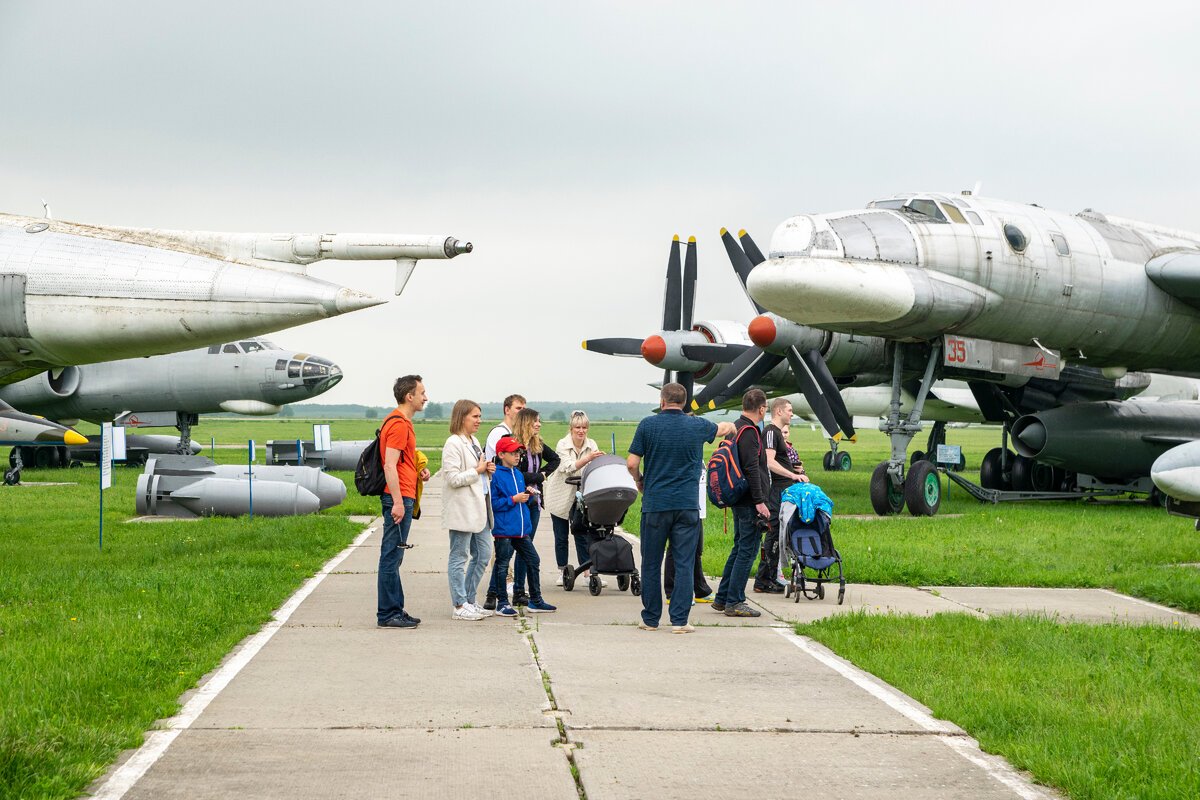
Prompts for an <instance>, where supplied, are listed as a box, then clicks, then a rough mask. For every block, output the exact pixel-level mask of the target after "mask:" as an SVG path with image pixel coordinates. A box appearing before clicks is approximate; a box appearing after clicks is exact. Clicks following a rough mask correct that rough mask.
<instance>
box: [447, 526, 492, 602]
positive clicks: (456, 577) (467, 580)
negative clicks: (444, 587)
mask: <svg viewBox="0 0 1200 800" xmlns="http://www.w3.org/2000/svg"><path fill="white" fill-rule="evenodd" d="M468 556H470V559H471V565H470V567H468V566H467V558H468ZM491 557H492V531H491V530H490V529H488V528H484V529H483V530H482V531H480V532H479V533H465V532H463V531H450V560H449V562H448V563H447V565H446V574H447V575H449V577H450V601H451V602H452V603H454V607H455V608H458V607H459V606H461V605H462V604H463V603H471V604H474V603H475V592H476V590H477V589H478V588H479V579H480V578H482V577H483V571H484V569H486V568H487V563H488V559H489V558H491Z"/></svg>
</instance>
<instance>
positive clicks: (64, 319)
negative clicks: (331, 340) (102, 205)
mask: <svg viewBox="0 0 1200 800" xmlns="http://www.w3.org/2000/svg"><path fill="white" fill-rule="evenodd" d="M471 250H472V245H471V244H470V243H469V242H463V241H459V240H458V239H455V238H453V237H449V236H425V235H408V234H354V233H350V234H338V233H315V234H296V233H283V234H272V233H219V232H205V231H169V230H157V229H139V228H117V227H105V226H96V225H83V224H78V223H72V222H63V221H59V220H52V219H37V218H32V217H21V216H15V215H10V214H0V385H4V384H10V383H16V382H18V381H21V380H23V379H26V378H30V377H32V376H35V375H39V374H40V373H43V372H47V371H50V382H51V384H61V381H62V380H63V373H62V372H61V370H62V368H64V367H71V366H77V365H81V364H91V363H96V362H102V361H112V360H120V359H129V358H138V357H141V356H150V355H159V354H163V353H174V352H178V351H181V350H189V349H193V348H196V347H202V346H210V345H214V344H222V343H226V342H230V341H238V340H242V339H247V338H249V337H254V336H257V335H260V334H263V333H268V332H271V331H277V330H281V329H283V328H290V327H292V326H295V325H301V324H304V323H307V322H313V321H316V320H319V319H324V318H326V317H332V316H338V315H340V314H345V313H349V312H351V311H356V310H359V309H363V308H369V307H371V306H374V305H379V304H381V303H383V302H385V300H383V299H381V298H376V297H373V296H371V295H368V294H365V293H363V292H358V291H355V290H353V289H348V288H345V287H341V286H338V285H336V284H333V283H329V282H327V281H322V280H318V279H316V278H313V277H310V276H309V275H307V274H306V268H307V266H308V265H310V264H313V263H315V262H317V261H322V260H325V259H339V260H393V261H394V262H395V265H396V294H400V293H401V291H402V290H403V288H404V286H405V284H406V283H407V281H408V279H409V277H410V276H411V274H412V272H413V269H414V268H415V266H416V263H417V261H419V260H423V259H446V258H454V257H455V256H457V255H461V254H463V253H469V252H471ZM35 440H36V439H35V438H29V439H28V441H30V442H32V441H35ZM23 441H26V440H25V439H12V440H10V443H14V444H19V443H21V442H23ZM16 466H17V467H18V469H19V467H20V464H19V463H18V464H17V465H16Z"/></svg>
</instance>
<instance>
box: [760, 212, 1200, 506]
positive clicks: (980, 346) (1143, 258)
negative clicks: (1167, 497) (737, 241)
mask: <svg viewBox="0 0 1200 800" xmlns="http://www.w3.org/2000/svg"><path fill="white" fill-rule="evenodd" d="M747 288H748V290H749V292H750V294H751V296H752V297H753V298H754V299H755V300H756V301H757V302H758V303H760V304H761V305H762V306H763V307H765V308H766V309H767V311H768V312H771V313H770V314H768V315H767V316H768V317H769V318H770V319H771V320H772V321H773V322H777V323H779V324H780V325H781V326H782V327H783V328H786V327H787V325H789V324H799V325H801V326H815V327H819V328H821V329H824V330H829V331H835V332H839V333H843V334H863V335H873V336H880V337H883V338H885V339H888V340H890V341H891V342H892V344H891V346H890V348H889V349H890V350H891V351H892V367H893V377H892V389H893V396H894V397H896V396H898V392H899V390H900V385H901V382H902V375H903V373H904V371H905V369H906V365H907V368H908V369H909V370H911V369H912V368H913V367H914V366H920V367H923V372H924V378H925V379H924V380H923V381H922V383H923V385H926V386H928V385H931V383H932V380H933V379H936V378H939V377H961V378H963V379H966V380H968V381H969V382H970V385H971V387H972V390H973V391H974V392H975V394H976V397H977V398H978V399H979V400H980V406H981V408H982V409H983V411H984V413H985V415H986V416H988V417H989V418H990V419H1004V420H1006V421H1007V422H1011V421H1012V417H1008V416H1006V415H1007V414H1009V413H1010V410H1007V409H1005V404H1006V403H1009V398H1008V396H1007V395H1006V394H1005V391H1004V388H1003V379H1002V376H1003V375H1005V374H1016V375H1037V376H1040V377H1048V378H1057V377H1058V376H1059V375H1061V374H1062V372H1063V370H1064V362H1065V360H1066V359H1070V360H1071V361H1072V362H1074V363H1077V364H1079V365H1081V366H1084V367H1087V368H1090V369H1092V370H1093V371H1099V372H1100V374H1101V375H1102V376H1103V377H1105V378H1107V379H1112V380H1117V381H1118V382H1119V381H1120V380H1123V378H1124V377H1130V376H1127V375H1126V372H1127V370H1154V371H1158V372H1167V373H1184V374H1196V373H1200V325H1198V324H1197V323H1200V234H1194V233H1188V232H1185V231H1179V230H1174V229H1170V228H1165V227H1162V226H1155V225H1150V224H1146V223H1141V222H1134V221H1132V220H1127V219H1121V218H1117V217H1111V216H1105V215H1104V214H1100V213H1098V212H1095V211H1091V210H1087V211H1084V212H1082V213H1080V214H1077V215H1072V214H1066V213H1060V212H1054V211H1049V210H1046V209H1043V208H1041V207H1039V206H1037V205H1029V204H1020V203H1013V202H1007V201H1002V200H993V199H986V198H981V197H977V196H973V195H972V194H971V193H969V192H964V193H962V194H961V195H952V194H936V193H934V194H904V195H897V196H895V197H892V198H889V199H886V200H879V201H876V202H874V203H871V204H869V206H868V207H867V208H866V209H859V210H854V211H845V212H838V213H832V214H812V215H808V214H806V215H799V216H795V217H792V218H790V219H788V220H786V221H785V222H783V223H782V224H781V225H780V226H779V227H778V228H777V229H776V230H775V233H774V235H773V237H772V240H771V245H770V248H769V253H768V256H767V257H766V258H765V259H764V260H762V261H761V263H758V264H757V265H755V266H754V268H753V270H752V271H751V273H750V274H749V276H748V280H747ZM1096 368H1099V370H1096ZM923 403H924V397H923V396H921V395H918V398H917V403H916V404H915V405H914V407H913V409H912V411H910V413H909V414H908V415H907V416H905V417H902V416H901V415H900V413H899V408H898V403H896V404H894V405H893V408H892V410H891V412H890V413H889V416H888V419H887V421H886V422H885V424H883V425H881V428H883V429H884V430H885V431H886V432H887V433H888V434H889V435H890V437H891V442H892V454H891V458H890V459H888V461H885V462H883V463H881V464H880V465H879V466H878V467H876V470H875V474H874V476H873V478H872V482H871V494H872V503H873V505H874V507H875V509H876V511H877V512H879V513H881V514H886V513H896V512H897V511H899V510H900V509H901V508H903V506H904V504H905V503H907V504H908V506H909V510H910V511H912V512H913V513H915V514H930V513H936V510H937V506H938V504H939V502H940V486H939V483H938V479H937V474H936V472H933V471H932V468H931V467H924V466H920V465H914V468H913V469H912V470H909V473H910V474H907V475H906V474H905V463H904V462H905V450H906V449H907V446H908V443H909V442H910V441H911V439H912V437H913V436H914V435H915V434H916V433H917V431H919V430H920V417H921V413H922V407H923ZM1120 405H1121V404H1105V403H1077V404H1075V405H1072V406H1069V407H1065V408H1061V409H1056V410H1055V411H1053V412H1047V413H1046V414H1045V415H1039V416H1044V417H1046V418H1049V417H1051V416H1052V415H1053V416H1054V419H1055V422H1056V425H1053V426H1052V425H1048V424H1046V423H1045V421H1044V420H1043V421H1041V422H1035V423H1031V424H1029V425H1025V426H1023V427H1022V426H1021V425H1019V424H1018V425H1015V426H1014V427H1013V434H1014V437H1015V440H1014V443H1015V444H1016V445H1017V447H1018V450H1019V451H1020V452H1022V453H1023V455H1025V454H1027V457H1030V458H1035V459H1042V458H1044V460H1045V462H1046V463H1049V464H1055V463H1056V458H1057V456H1055V455H1053V453H1049V454H1048V453H1047V452H1046V448H1047V447H1050V448H1051V450H1053V448H1052V444H1053V442H1052V441H1051V440H1052V439H1053V435H1054V432H1055V430H1058V429H1062V430H1066V431H1068V432H1069V433H1071V434H1072V435H1073V436H1074V437H1075V439H1076V443H1078V441H1079V440H1078V437H1079V436H1085V435H1090V437H1091V439H1092V440H1093V441H1097V442H1099V441H1101V440H1102V439H1103V437H1102V436H1099V435H1098V434H1102V433H1105V432H1106V431H1105V430H1102V429H1098V428H1097V427H1096V426H1097V425H1101V426H1109V428H1110V431H1109V432H1113V433H1115V432H1116V431H1117V430H1118V429H1120V430H1122V431H1125V432H1128V430H1129V429H1130V428H1131V426H1132V428H1133V429H1134V430H1135V432H1136V431H1143V432H1144V433H1142V434H1140V435H1139V436H1138V441H1139V442H1140V443H1141V444H1142V452H1141V453H1139V455H1138V456H1137V458H1134V455H1133V453H1131V452H1130V451H1129V450H1127V449H1126V448H1124V447H1118V448H1111V449H1115V450H1117V451H1118V452H1117V453H1116V454H1115V455H1110V460H1109V461H1108V462H1107V465H1108V467H1109V468H1111V469H1112V470H1113V474H1114V475H1122V474H1126V473H1129V474H1132V473H1134V472H1135V471H1140V474H1142V475H1147V474H1149V463H1146V464H1144V465H1143V464H1142V463H1141V461H1144V460H1145V457H1146V455H1147V454H1149V453H1152V452H1154V451H1156V450H1157V452H1159V453H1161V452H1162V451H1164V450H1165V449H1167V448H1169V447H1170V446H1172V445H1173V444H1178V443H1179V442H1180V441H1187V440H1190V439H1192V438H1197V437H1200V419H1198V418H1197V417H1196V416H1195V415H1194V413H1193V412H1194V409H1193V408H1192V407H1191V406H1187V405H1185V404H1179V403H1176V404H1170V403H1162V404H1153V406H1152V405H1151V404H1139V405H1138V406H1132V407H1130V406H1125V407H1123V408H1120V410H1119V411H1118V407H1119V406H1120ZM1009 406H1010V407H1011V403H1009ZM1151 409H1152V410H1153V413H1151ZM1135 417H1136V419H1135ZM1150 417H1153V419H1151V418H1150ZM1064 423H1065V424H1064ZM1123 444H1124V442H1123ZM1061 449H1062V448H1061V447H1060V450H1061ZM1009 455H1010V454H1008V453H1007V450H1006V449H1003V448H998V449H997V450H996V451H993V452H992V453H989V454H988V458H990V459H992V461H993V462H995V463H993V467H995V469H993V470H992V472H994V473H995V474H997V475H999V474H1001V473H1005V474H1007V467H1006V466H1004V465H1005V463H1006V462H1007V460H1008V457H1009ZM988 458H985V465H986V464H987V463H988ZM1132 460H1137V461H1138V463H1137V464H1136V465H1135V464H1132V463H1131V461H1132Z"/></svg>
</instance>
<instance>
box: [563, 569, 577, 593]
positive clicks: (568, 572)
mask: <svg viewBox="0 0 1200 800" xmlns="http://www.w3.org/2000/svg"><path fill="white" fill-rule="evenodd" d="M574 588H575V569H574V568H573V567H572V566H571V565H570V564H567V565H566V566H565V567H563V591H566V592H569V591H571V590H572V589H574Z"/></svg>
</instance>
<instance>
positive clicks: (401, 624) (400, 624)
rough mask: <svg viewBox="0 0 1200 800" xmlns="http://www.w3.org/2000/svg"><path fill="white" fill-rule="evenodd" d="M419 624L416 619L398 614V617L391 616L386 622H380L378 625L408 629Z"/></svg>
mask: <svg viewBox="0 0 1200 800" xmlns="http://www.w3.org/2000/svg"><path fill="white" fill-rule="evenodd" d="M419 624H420V623H419V622H418V621H416V620H414V619H412V618H409V617H403V616H400V617H392V618H391V619H389V620H387V621H386V622H380V623H379V627H381V628H401V629H408V628H415V627H417V625H419Z"/></svg>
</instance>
